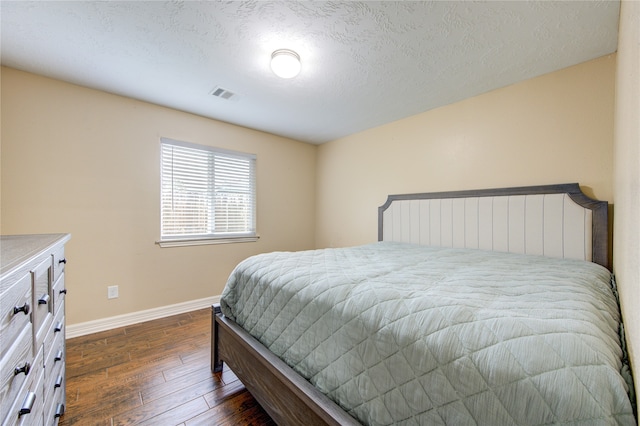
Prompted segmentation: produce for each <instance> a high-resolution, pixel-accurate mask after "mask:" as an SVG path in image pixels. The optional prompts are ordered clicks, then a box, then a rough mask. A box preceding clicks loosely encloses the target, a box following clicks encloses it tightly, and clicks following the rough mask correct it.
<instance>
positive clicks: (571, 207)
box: [378, 183, 610, 269]
mask: <svg viewBox="0 0 640 426" xmlns="http://www.w3.org/2000/svg"><path fill="white" fill-rule="evenodd" d="M378 241H398V242H407V243H415V244H423V245H431V246H439V247H461V248H462V247H464V248H479V249H485V250H493V251H506V252H512V253H523V254H535V255H542V256H549V257H560V258H570V259H582V260H587V261H590V262H595V263H598V264H600V265H602V266H604V267H606V268H608V269H610V265H609V233H608V203H607V202H606V201H598V200H594V199H591V198H589V197H588V196H586V195H585V194H584V193H583V192H582V190H581V189H580V186H579V185H578V184H577V183H569V184H559V185H544V186H528V187H516V188H495V189H481V190H470V191H454V192H432V193H421V194H401V195H390V196H389V197H388V198H387V201H386V202H385V203H384V205H382V206H380V207H379V208H378Z"/></svg>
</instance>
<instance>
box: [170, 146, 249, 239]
mask: <svg viewBox="0 0 640 426" xmlns="http://www.w3.org/2000/svg"><path fill="white" fill-rule="evenodd" d="M160 145H161V151H162V153H161V162H162V164H161V174H162V178H161V181H162V189H161V206H160V209H161V232H160V234H161V236H160V241H159V244H160V245H161V246H163V247H166V246H176V245H192V244H212V243H221V242H241V241H256V240H257V238H258V236H257V234H256V178H255V168H256V156H255V155H252V154H244V153H240V152H233V151H226V150H222V149H217V148H212V147H209V146H202V145H196V144H190V143H186V142H179V141H174V140H171V139H166V138H161V140H160Z"/></svg>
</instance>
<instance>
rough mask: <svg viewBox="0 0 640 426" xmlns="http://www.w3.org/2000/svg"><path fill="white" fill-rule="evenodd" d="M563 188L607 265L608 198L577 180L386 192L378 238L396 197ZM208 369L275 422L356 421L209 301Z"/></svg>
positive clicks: (596, 259)
mask: <svg viewBox="0 0 640 426" xmlns="http://www.w3.org/2000/svg"><path fill="white" fill-rule="evenodd" d="M556 193H566V194H568V195H569V196H570V198H571V199H572V200H573V201H575V202H576V203H577V204H579V205H581V206H583V207H584V208H587V209H589V210H591V211H592V237H593V241H592V251H593V262H595V263H598V264H601V265H603V266H605V267H607V268H609V264H610V263H609V243H608V241H609V232H608V203H607V202H606V201H597V200H593V199H591V198H589V197H587V196H586V195H585V194H584V193H583V192H582V191H581V190H580V187H579V185H578V184H577V183H573V184H560V185H545V186H533V187H516V188H499V189H483V190H474V191H455V192H437V193H423V194H403V195H390V196H389V197H388V199H387V201H386V203H385V204H384V205H382V206H381V207H380V208H379V211H378V240H379V241H381V240H382V235H383V233H382V231H383V220H382V218H383V213H384V211H385V210H386V209H387V208H388V207H389V206H390V205H391V203H392V202H393V201H394V200H414V199H447V198H466V197H493V196H504V195H527V194H556ZM211 318H212V321H211V328H212V337H211V369H212V371H214V372H219V371H221V370H222V364H223V362H225V363H227V365H228V366H229V367H230V368H231V370H232V371H233V372H234V373H235V374H236V376H238V378H239V379H240V380H241V381H242V383H243V384H244V385H245V387H246V388H247V389H248V390H249V392H251V394H252V395H253V396H254V397H255V399H256V400H257V401H258V402H259V403H260V405H261V406H262V407H263V408H264V409H265V410H266V411H267V413H269V415H270V416H271V418H272V419H273V420H274V421H275V422H276V423H277V424H278V425H281V426H283V425H292V426H293V425H296V426H297V425H358V424H360V423H359V422H357V421H356V420H355V419H354V418H353V417H351V416H350V415H349V414H347V413H346V412H345V411H344V410H342V408H340V407H339V406H338V405H337V404H336V403H334V402H333V401H331V400H330V399H329V398H327V397H326V396H325V395H324V394H322V393H320V392H319V391H318V390H317V389H316V388H314V387H313V386H312V385H311V384H310V383H309V382H308V381H307V380H306V379H304V378H303V377H301V376H300V375H298V374H297V373H296V372H295V371H294V370H293V369H291V368H290V367H289V366H288V365H287V364H285V363H284V362H283V361H282V360H280V359H279V358H277V357H276V356H275V355H274V354H273V353H271V352H270V351H269V350H268V349H266V348H265V347H264V346H263V345H262V344H261V343H260V342H258V341H257V340H256V339H255V338H253V337H252V336H251V335H250V334H249V333H247V332H246V331H245V330H243V329H242V328H241V327H240V326H238V325H237V324H236V323H235V322H234V321H232V320H230V319H228V318H226V317H225V316H224V315H222V313H221V311H220V306H219V305H214V306H213V307H212V316H211Z"/></svg>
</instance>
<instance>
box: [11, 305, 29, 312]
mask: <svg viewBox="0 0 640 426" xmlns="http://www.w3.org/2000/svg"><path fill="white" fill-rule="evenodd" d="M18 312H24V314H25V315H29V304H28V303H25V304H24V305H22V306H14V307H13V315H15V314H17V313H18Z"/></svg>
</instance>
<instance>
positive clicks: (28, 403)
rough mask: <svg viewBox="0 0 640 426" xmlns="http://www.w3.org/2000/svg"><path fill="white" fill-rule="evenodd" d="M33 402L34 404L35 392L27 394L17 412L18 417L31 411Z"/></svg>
mask: <svg viewBox="0 0 640 426" xmlns="http://www.w3.org/2000/svg"><path fill="white" fill-rule="evenodd" d="M34 402H36V394H35V392H29V393H28V394H27V396H26V397H25V399H24V401H23V402H22V407H21V408H20V411H19V412H18V417H20V416H23V415H25V414H29V413H30V412H31V409H32V408H33V403H34Z"/></svg>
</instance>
